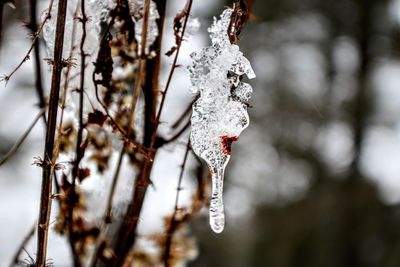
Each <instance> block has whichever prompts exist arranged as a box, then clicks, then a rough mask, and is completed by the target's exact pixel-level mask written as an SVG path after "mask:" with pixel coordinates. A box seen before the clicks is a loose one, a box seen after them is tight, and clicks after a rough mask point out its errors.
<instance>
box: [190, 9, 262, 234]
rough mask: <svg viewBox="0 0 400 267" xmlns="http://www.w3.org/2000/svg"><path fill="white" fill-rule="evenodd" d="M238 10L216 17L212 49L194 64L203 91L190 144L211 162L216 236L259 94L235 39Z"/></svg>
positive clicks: (195, 88)
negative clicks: (236, 149) (237, 144)
mask: <svg viewBox="0 0 400 267" xmlns="http://www.w3.org/2000/svg"><path fill="white" fill-rule="evenodd" d="M232 11H233V10H232V9H230V8H228V9H225V10H224V11H223V13H222V14H221V16H220V18H219V19H216V18H215V17H214V22H213V24H212V26H211V27H210V28H209V29H208V31H209V33H210V38H211V43H212V44H211V46H209V47H206V48H203V49H202V50H201V51H200V52H195V53H192V54H191V58H192V64H191V65H190V66H188V70H189V73H190V80H191V84H192V86H191V89H190V90H191V92H193V93H200V97H199V99H198V100H197V101H196V102H195V103H194V104H193V113H192V118H191V124H192V130H191V134H190V140H191V144H192V148H193V151H194V152H195V153H196V155H198V156H199V157H200V158H202V159H204V160H205V161H206V163H207V164H208V167H209V169H210V172H211V177H212V195H211V202H210V226H211V228H212V230H213V231H214V232H216V233H220V232H222V230H223V229H224V225H225V215H224V205H223V199H222V191H223V181H224V170H225V167H226V165H227V163H228V161H229V158H230V152H231V144H232V142H233V141H236V140H237V138H238V136H239V135H240V133H241V132H242V131H243V130H244V129H245V128H246V127H247V126H248V125H249V115H248V113H247V107H248V101H249V99H250V97H251V94H252V92H253V90H252V88H251V86H250V85H249V84H247V83H244V82H241V79H242V77H243V75H246V76H247V77H248V78H249V79H252V78H255V74H254V71H253V69H252V68H251V65H250V62H249V61H248V60H247V58H245V57H244V56H243V53H242V52H240V51H239V47H238V46H237V45H235V44H231V43H230V41H229V37H228V32H227V29H228V26H229V22H230V18H231V14H232Z"/></svg>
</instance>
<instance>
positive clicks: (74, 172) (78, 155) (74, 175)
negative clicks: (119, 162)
mask: <svg viewBox="0 0 400 267" xmlns="http://www.w3.org/2000/svg"><path fill="white" fill-rule="evenodd" d="M80 3H81V6H80V7H81V17H80V18H79V20H80V22H81V23H82V37H81V42H80V54H81V69H80V84H79V115H78V116H79V126H78V134H77V141H76V148H75V160H74V166H73V168H72V184H71V192H70V193H69V211H68V235H69V243H70V247H71V252H72V256H73V260H74V266H75V267H80V266H82V263H81V261H80V258H79V254H78V252H77V251H76V248H75V237H74V229H73V225H74V219H73V217H74V206H75V204H76V203H75V199H76V192H75V186H76V178H77V174H78V172H79V163H80V162H81V160H82V157H83V151H82V149H81V143H82V135H83V129H84V123H83V105H84V102H83V100H84V97H83V96H84V89H85V88H84V86H85V59H86V54H85V50H84V45H85V40H86V22H87V20H88V18H87V16H86V12H85V0H81V2H80Z"/></svg>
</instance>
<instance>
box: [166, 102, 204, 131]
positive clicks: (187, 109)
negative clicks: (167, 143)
mask: <svg viewBox="0 0 400 267" xmlns="http://www.w3.org/2000/svg"><path fill="white" fill-rule="evenodd" d="M198 98H199V97H198V96H197V97H195V98H194V99H193V100H192V101H190V103H189V105H188V106H187V107H186V109H185V111H183V112H182V114H181V115H180V116H179V117H178V119H177V120H176V121H175V122H174V123H173V124H172V125H171V128H172V129H176V128H178V126H179V125H180V124H181V123H182V121H183V120H184V119H185V118H186V117H187V116H188V115H189V114H191V112H192V106H193V104H194V103H195V102H196V101H197V99H198Z"/></svg>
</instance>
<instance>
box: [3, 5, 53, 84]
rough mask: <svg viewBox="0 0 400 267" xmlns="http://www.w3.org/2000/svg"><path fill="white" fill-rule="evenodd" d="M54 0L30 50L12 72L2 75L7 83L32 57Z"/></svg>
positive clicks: (34, 35) (34, 36)
mask: <svg viewBox="0 0 400 267" xmlns="http://www.w3.org/2000/svg"><path fill="white" fill-rule="evenodd" d="M53 1H54V0H50V4H49V8H48V11H47V13H46V17H45V18H44V20H43V22H42V23H41V24H40V27H39V29H38V30H37V31H36V32H35V33H34V34H33V39H32V44H31V46H30V47H29V49H28V51H27V52H26V54H25V56H24V57H23V59H22V60H21V61H20V62H19V64H18V65H17V66H16V67H15V68H14V69H13V70H12V71H11V73H10V74H8V75H5V76H4V77H2V79H1V80H4V81H5V82H6V83H7V82H8V81H9V80H10V79H11V77H12V76H13V75H14V74H15V73H16V72H17V71H18V70H19V68H21V66H22V65H23V64H24V63H25V62H26V61H28V60H29V59H30V54H31V52H32V50H33V48H34V47H35V43H36V42H37V41H38V38H39V36H40V33H41V32H42V30H43V27H44V24H45V23H46V22H47V20H49V19H50V17H51V15H50V14H51V10H52V8H53Z"/></svg>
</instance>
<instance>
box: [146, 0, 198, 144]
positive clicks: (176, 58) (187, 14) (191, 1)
mask: <svg viewBox="0 0 400 267" xmlns="http://www.w3.org/2000/svg"><path fill="white" fill-rule="evenodd" d="M192 4H193V0H188V1H187V2H186V6H185V9H186V17H185V20H184V22H183V27H182V34H181V42H179V43H178V44H177V48H176V53H175V57H174V60H173V62H172V66H171V69H170V72H169V74H168V78H167V83H166V85H165V89H164V92H163V93H162V96H161V102H160V107H159V109H158V112H157V116H156V125H155V129H154V132H153V136H152V142H151V147H153V146H154V144H155V141H156V137H157V129H158V125H159V124H160V117H161V113H162V110H163V107H164V103H165V98H166V96H167V93H168V89H169V86H170V84H171V81H172V76H173V75H174V73H175V69H176V67H177V62H178V57H179V52H180V50H181V47H182V40H183V37H184V35H185V31H186V25H187V22H188V20H189V14H190V11H191V9H192Z"/></svg>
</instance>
